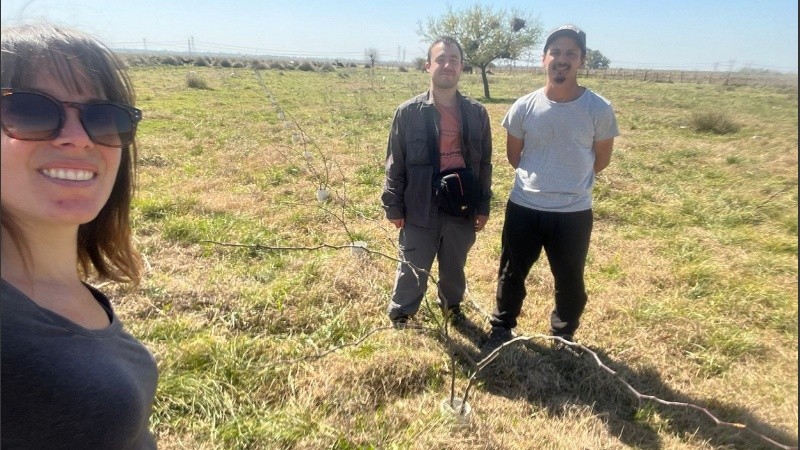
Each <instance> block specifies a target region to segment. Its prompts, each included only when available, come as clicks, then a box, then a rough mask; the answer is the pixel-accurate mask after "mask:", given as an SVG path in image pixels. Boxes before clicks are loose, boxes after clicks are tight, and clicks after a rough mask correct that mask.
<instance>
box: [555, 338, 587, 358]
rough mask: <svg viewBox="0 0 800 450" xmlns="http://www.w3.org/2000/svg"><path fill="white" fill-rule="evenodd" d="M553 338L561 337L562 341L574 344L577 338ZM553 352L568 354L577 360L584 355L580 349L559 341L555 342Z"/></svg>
mask: <svg viewBox="0 0 800 450" xmlns="http://www.w3.org/2000/svg"><path fill="white" fill-rule="evenodd" d="M553 336H555V337H560V338H561V339H563V340H565V341H569V342H572V343H574V342H575V338H574V337H573V336H572V335H571V334H554V335H553ZM553 350H555V351H562V352H565V353H568V354H570V355H572V356H574V357H576V358H580V357H581V354H582V353H583V352H581V350H580V348H579V347H576V346H572V345H567V344H565V343H563V342H561V341H559V340H557V339H554V340H553Z"/></svg>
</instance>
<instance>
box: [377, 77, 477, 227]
mask: <svg viewBox="0 0 800 450" xmlns="http://www.w3.org/2000/svg"><path fill="white" fill-rule="evenodd" d="M456 96H457V98H458V105H459V109H460V111H461V121H462V126H461V129H462V139H463V142H462V147H461V149H462V154H463V156H464V162H465V163H467V164H468V165H469V167H470V169H472V174H473V175H474V176H475V178H476V179H477V180H478V184H479V190H480V194H479V200H478V209H477V211H476V214H478V215H482V216H488V215H489V201H490V199H491V198H492V132H491V125H490V123H489V113H488V112H487V111H486V108H485V107H484V106H483V105H481V104H480V103H478V102H477V101H475V100H473V99H471V98H469V97H465V96H463V95H461V93H460V92H457V93H456ZM426 108H428V109H429V110H430V111H429V112H430V115H428V116H427V117H432V118H434V130H435V136H436V137H437V138H438V136H439V112H438V111H437V110H436V107H435V106H434V105H433V98H432V96H431V94H430V91H428V92H426V93H424V94H420V95H418V96H416V97H414V98H412V99H410V100H408V101H406V102H405V103H403V104H402V105H400V106H399V107H398V108H397V110H396V111H395V114H394V120H393V122H392V128H391V131H390V133H389V143H388V146H387V148H386V179H385V181H384V187H383V194H382V195H381V201H382V202H383V209H384V210H385V211H386V218H387V219H402V218H405V220H406V223H408V224H411V225H417V226H420V227H423V228H432V227H433V226H434V225H435V224H434V223H433V218H434V217H436V215H435V214H432V210H433V208H436V206H434V204H433V201H432V197H433V196H432V194H433V176H434V171H435V170H437V169H438V167H439V161H438V160H432V158H431V156H432V155H436V158H438V157H439V140H438V139H436V141H435V142H428V132H427V128H426V124H425V120H426V119H425V118H426V114H425V109H426ZM430 146H434V149H435V152H431V147H430Z"/></svg>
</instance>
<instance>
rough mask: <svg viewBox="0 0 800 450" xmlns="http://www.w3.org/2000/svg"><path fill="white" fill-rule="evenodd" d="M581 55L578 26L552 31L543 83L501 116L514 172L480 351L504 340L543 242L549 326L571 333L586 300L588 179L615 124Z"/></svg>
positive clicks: (602, 162) (607, 148) (604, 162)
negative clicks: (549, 277)
mask: <svg viewBox="0 0 800 450" xmlns="http://www.w3.org/2000/svg"><path fill="white" fill-rule="evenodd" d="M585 61H586V34H585V33H584V32H583V31H581V30H580V29H579V28H578V27H576V26H574V25H564V26H562V27H560V28H558V29H556V30H554V31H553V32H551V33H550V35H549V36H548V38H547V41H546V42H545V46H544V54H543V56H542V64H543V66H544V68H545V71H546V74H547V84H546V85H545V86H544V87H542V88H541V89H539V90H537V91H535V92H532V93H530V94H528V95H526V96H524V97H521V98H519V99H518V100H517V101H516V102H515V103H514V104H513V105H512V106H511V108H510V110H509V111H508V113H507V114H506V116H505V118H504V119H503V123H502V124H503V127H505V128H506V131H507V137H508V139H507V144H506V151H507V156H508V162H509V163H510V164H511V166H512V167H514V169H515V180H514V186H513V188H512V190H511V194H510V196H509V200H508V204H507V207H506V215H505V222H504V225H503V237H502V252H501V256H500V267H499V271H498V284H497V304H496V308H495V311H494V313H493V314H492V319H491V324H492V330H491V332H490V334H489V338H488V341H487V342H486V343H485V344H484V349H485V350H491V349H494V348H497V347H498V346H499V345H501V344H502V343H504V342H507V341H508V340H510V339H512V337H513V335H512V332H511V330H512V329H513V328H514V327H516V326H517V317H518V316H519V314H520V311H521V310H522V302H523V300H524V298H525V295H526V290H525V278H526V277H527V276H528V273H529V272H530V269H531V267H532V266H533V264H534V263H535V262H536V261H537V260H538V258H539V256H540V255H541V252H542V250H544V251H545V254H546V255H547V259H548V261H549V262H550V268H551V271H552V273H553V279H554V282H555V307H554V309H553V311H552V314H551V317H550V333H551V334H552V335H553V336H558V337H560V338H563V339H565V340H567V341H572V340H573V334H574V333H575V330H576V329H577V328H578V325H579V321H580V317H581V315H582V313H583V310H584V307H585V306H586V301H587V295H586V289H585V285H584V267H585V265H586V256H587V254H588V251H589V239H590V236H591V231H592V195H591V193H592V186H593V184H594V179H595V175H596V174H597V173H599V172H600V171H601V170H603V169H604V168H606V166H608V164H609V161H610V160H611V150H612V148H613V146H614V137H616V136H617V135H619V131H618V129H617V122H616V118H615V115H614V110H613V108H612V107H611V104H610V103H609V102H608V101H607V100H606V99H604V98H603V97H601V96H599V95H597V94H595V93H593V92H591V91H590V90H589V89H587V88H585V87H583V86H580V85H579V84H578V71H579V70H580V69H581V67H583V64H584V63H585Z"/></svg>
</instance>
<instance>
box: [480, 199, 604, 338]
mask: <svg viewBox="0 0 800 450" xmlns="http://www.w3.org/2000/svg"><path fill="white" fill-rule="evenodd" d="M592 220H593V219H592V210H591V209H587V210H584V211H578V212H568V213H561V212H547V211H537V210H535V209H530V208H526V207H524V206H520V205H517V204H516V203H512V202H510V201H509V202H508V204H507V206H506V215H505V223H504V225H503V237H502V253H501V255H500V269H499V271H498V275H497V305H496V309H495V311H494V313H493V314H492V316H493V317H492V319H491V324H492V325H493V326H501V327H505V328H514V327H516V326H517V317H518V316H519V314H520V311H521V310H522V302H523V300H524V299H525V295H526V290H525V279H526V278H527V276H528V273H529V272H530V270H531V267H533V264H534V263H535V262H536V261H537V260H538V259H539V256H540V255H541V252H542V249H544V251H545V254H546V255H547V260H548V261H549V262H550V270H551V272H552V273H553V280H554V284H555V308H554V309H553V312H552V314H551V316H550V328H551V329H550V332H551V333H552V334H554V335H567V334H573V333H574V332H575V330H576V329H577V328H578V325H579V322H580V317H581V314H583V310H584V308H585V306H586V300H587V295H586V288H585V285H584V280H583V273H584V267H585V266H586V256H587V254H588V252H589V239H590V237H591V234H592Z"/></svg>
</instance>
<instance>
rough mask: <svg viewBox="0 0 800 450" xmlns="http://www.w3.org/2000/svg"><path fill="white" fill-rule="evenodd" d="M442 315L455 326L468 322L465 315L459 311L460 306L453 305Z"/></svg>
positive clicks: (461, 325) (458, 326)
mask: <svg viewBox="0 0 800 450" xmlns="http://www.w3.org/2000/svg"><path fill="white" fill-rule="evenodd" d="M444 315H445V318H446V319H447V322H448V323H449V324H450V325H452V326H454V327H456V328H460V327H464V326H466V325H469V324H470V320H469V319H467V316H466V315H465V314H464V312H463V311H461V307H460V306H454V307H452V308H450V309H449V310H447V311H446V312H445V313H444Z"/></svg>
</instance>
